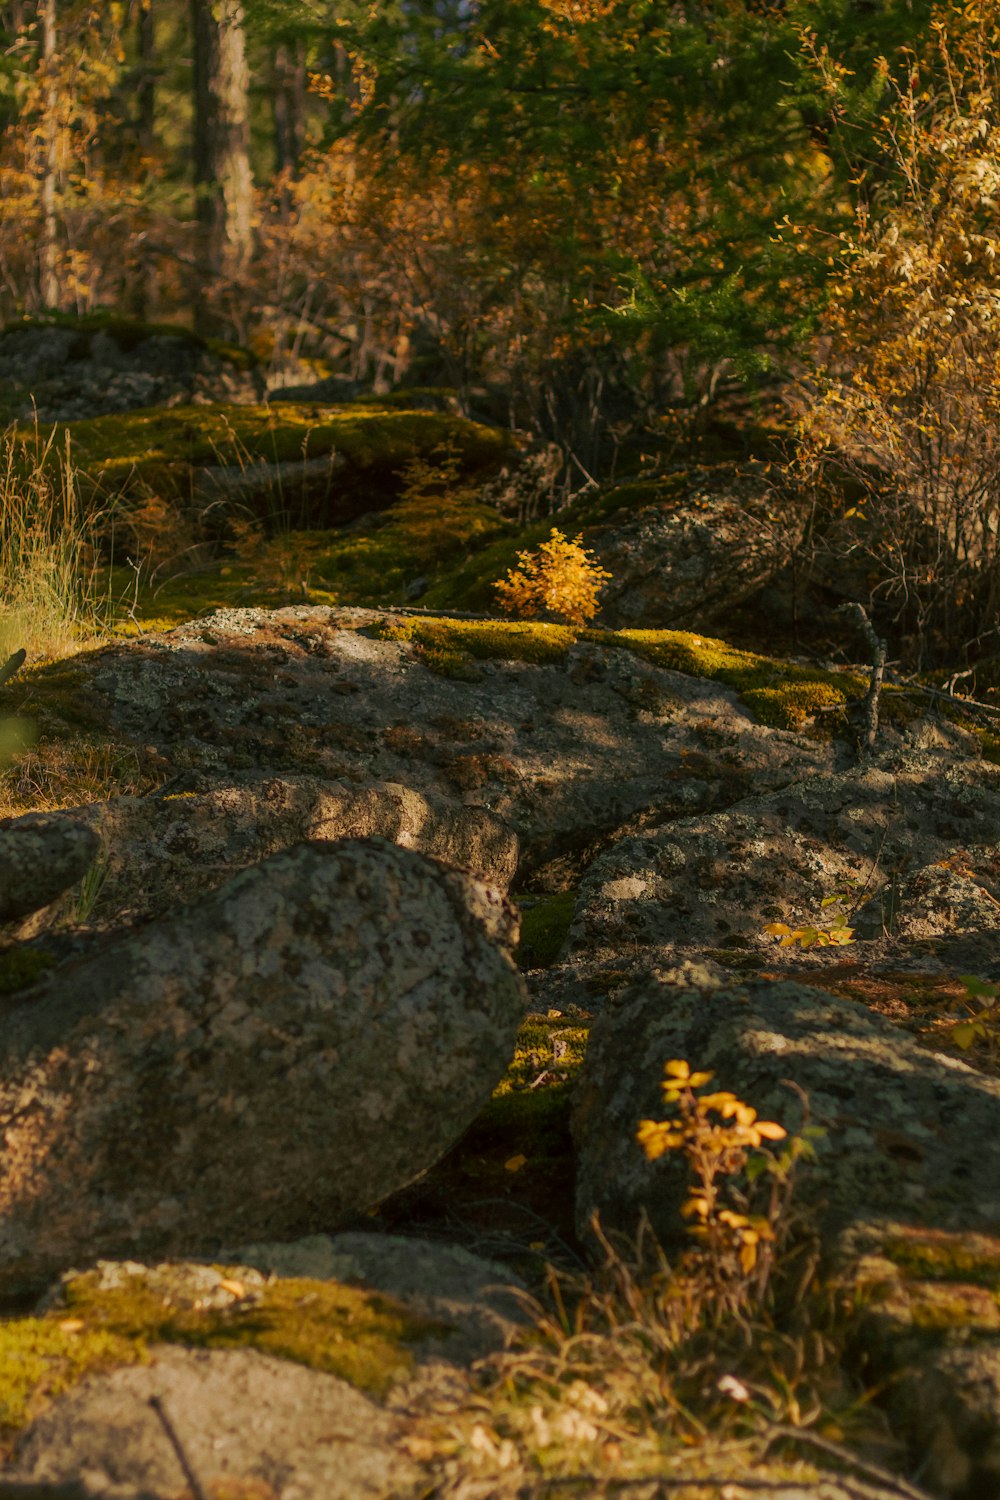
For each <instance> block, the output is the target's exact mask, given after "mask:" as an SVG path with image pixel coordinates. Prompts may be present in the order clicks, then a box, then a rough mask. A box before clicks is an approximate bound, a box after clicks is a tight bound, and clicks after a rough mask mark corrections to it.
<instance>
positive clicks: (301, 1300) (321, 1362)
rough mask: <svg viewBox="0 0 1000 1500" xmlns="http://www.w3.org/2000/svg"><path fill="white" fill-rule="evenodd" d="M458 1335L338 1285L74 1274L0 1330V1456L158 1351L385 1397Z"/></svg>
mask: <svg viewBox="0 0 1000 1500" xmlns="http://www.w3.org/2000/svg"><path fill="white" fill-rule="evenodd" d="M451 1332H452V1329H451V1325H450V1324H446V1323H442V1322H440V1321H439V1320H434V1319H431V1318H426V1317H423V1316H421V1315H419V1314H417V1313H414V1312H412V1311H410V1310H409V1309H407V1308H405V1307H404V1306H403V1305H402V1304H401V1303H398V1302H396V1301H395V1300H393V1299H392V1298H390V1297H387V1296H384V1295H382V1294H381V1293H376V1292H371V1291H367V1290H364V1289H362V1288H359V1287H353V1286H344V1285H342V1284H341V1283H339V1282H336V1281H317V1280H312V1279H308V1278H282V1279H270V1280H269V1279H267V1278H265V1277H264V1276H262V1275H261V1274H260V1273H259V1272H257V1271H253V1270H250V1269H248V1268H246V1267H240V1266H222V1265H220V1266H208V1265H199V1264H185V1263H179V1264H165V1265H161V1266H148V1267H147V1266H141V1265H138V1264H135V1263H132V1262H124V1263H121V1264H115V1263H112V1262H102V1263H100V1264H99V1265H98V1267H97V1268H96V1269H95V1270H93V1271H88V1272H85V1273H84V1274H82V1275H76V1274H72V1273H71V1274H70V1276H69V1277H68V1279H67V1280H66V1281H65V1282H64V1283H63V1285H62V1286H61V1288H60V1289H59V1293H58V1295H57V1297H56V1298H55V1299H54V1301H53V1305H51V1306H50V1307H49V1309H48V1310H47V1311H46V1312H44V1313H43V1314H41V1315H39V1316H35V1317H26V1318H9V1319H7V1320H5V1321H0V1453H2V1452H3V1451H4V1450H5V1449H7V1450H9V1448H10V1445H11V1442H12V1440H13V1439H14V1438H15V1437H16V1435H17V1433H18V1432H20V1431H21V1430H22V1429H23V1428H24V1427H26V1426H27V1425H28V1423H30V1422H31V1421H32V1420H33V1418H34V1417H35V1416H37V1415H38V1412H39V1411H40V1410H41V1408H42V1407H43V1406H44V1405H45V1404H46V1403H47V1402H48V1401H50V1400H52V1399H53V1398H54V1397H56V1396H59V1395H61V1394H62V1393H63V1392H65V1391H67V1390H69V1389H70V1388H71V1387H72V1386H74V1385H75V1384H77V1382H78V1381H80V1380H82V1379H83V1377H84V1376H85V1375H90V1374H95V1373H98V1372H100V1371H104V1370H110V1369H114V1368H120V1367H121V1366H124V1365H131V1364H145V1363H148V1361H149V1359H150V1358H151V1352H152V1351H153V1350H154V1349H155V1347H156V1345H158V1344H179V1345H182V1346H183V1347H185V1348H189V1349H256V1350H258V1351H260V1352H262V1353H265V1354H270V1355H273V1356H276V1357H278V1358H280V1359H287V1360H291V1361H293V1362H295V1363H296V1364H300V1365H305V1366H306V1367H307V1368H309V1369H311V1370H320V1371H323V1372H325V1373H326V1374H330V1375H336V1376H337V1377H338V1378H339V1379H341V1380H345V1381H347V1382H348V1383H349V1384H351V1385H353V1386H355V1387H356V1388H357V1389H359V1390H362V1391H365V1392H366V1393H367V1394H369V1395H372V1396H376V1397H381V1396H384V1395H385V1394H386V1393H387V1392H388V1391H389V1389H390V1388H391V1387H392V1386H393V1385H394V1384H395V1382H396V1381H397V1380H399V1379H400V1378H402V1377H405V1376H406V1375H407V1374H408V1373H409V1372H410V1370H411V1369H412V1368H413V1363H414V1346H415V1345H416V1344H418V1343H419V1342H420V1341H421V1340H427V1339H435V1340H436V1339H441V1338H446V1337H447V1336H448V1334H449V1333H451Z"/></svg>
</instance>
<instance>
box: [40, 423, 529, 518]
mask: <svg viewBox="0 0 1000 1500" xmlns="http://www.w3.org/2000/svg"><path fill="white" fill-rule="evenodd" d="M67 435H68V441H69V451H70V454H71V456H72V461H73V464H74V466H75V467H76V469H77V470H78V472H79V474H80V476H81V481H82V484H83V487H84V489H85V491H86V492H87V493H88V494H89V496H90V503H91V504H92V505H95V504H97V503H98V501H99V502H100V503H101V504H103V505H112V504H114V503H117V504H121V503H123V502H125V501H129V500H131V501H133V502H139V501H144V500H145V501H148V499H149V498H150V497H151V496H152V497H155V498H157V499H159V500H161V501H166V502H169V503H171V504H176V505H179V506H181V507H182V508H183V507H187V508H188V510H191V509H192V508H193V510H194V511H195V512H199V513H201V512H205V511H209V510H211V511H212V512H213V513H214V512H215V511H216V510H218V511H221V512H225V510H226V504H225V500H226V496H227V495H228V494H229V493H231V492H232V493H238V494H239V497H240V502H241V505H242V506H243V509H244V513H245V509H246V506H247V505H248V504H251V505H252V506H253V508H254V509H255V511H256V514H257V515H258V516H259V517H260V518H261V519H262V520H265V521H266V522H268V523H269V524H275V525H278V524H287V522H288V520H289V519H291V521H292V522H293V523H295V524H300V525H310V526H312V525H322V524H327V525H329V524H331V523H342V522H345V521H348V520H350V519H352V518H354V517H356V516H358V515H362V514H365V513H366V512H368V511H371V510H376V509H379V508H382V507H384V506H385V505H388V504H390V503H391V502H392V501H393V500H394V499H396V498H397V497H398V495H399V493H400V490H401V487H402V484H403V474H404V470H405V469H406V466H407V465H408V464H409V463H411V462H412V461H413V460H415V459H421V458H423V459H430V458H431V457H432V456H434V455H442V454H448V453H450V454H453V455H455V459H456V461H457V463H458V465H459V467H460V469H461V471H462V472H463V473H466V474H477V473H481V472H484V471H486V470H488V469H489V468H490V467H492V466H494V465H495V464H497V463H499V462H500V460H501V459H502V457H503V455H504V454H505V452H506V451H507V449H508V448H509V446H510V439H509V437H508V435H507V434H506V433H504V432H501V431H500V430H499V429H496V428H490V427H484V426H482V425H480V424H478V423H474V422H469V421H466V420H465V419H464V418H462V417H458V416H455V415H453V414H452V413H450V412H439V411H408V410H396V409H393V408H391V407H385V406H366V405H361V404H348V405H343V406H315V405H311V404H307V403H297V402H296V403H293V402H283V403H275V404H274V405H271V406H239V405H232V404H215V405H205V406H178V407H172V408H169V409H164V408H159V407H154V408H149V409H146V410H141V411H131V412H122V413H115V414H113V415H108V416H102V417H95V418H93V419H92V420H90V421H82V422H71V423H67V424H64V425H60V424H57V425H56V426H55V427H52V428H43V429H42V431H41V439H42V442H43V444H44V442H45V441H47V440H48V438H49V437H51V438H52V451H53V453H58V454H60V455H61V454H62V453H63V452H64V451H65V447H66V441H67ZM20 440H21V441H22V443H23V444H24V447H25V452H26V460H27V461H29V462H30V461H31V458H32V456H33V455H34V454H35V452H36V439H35V434H34V432H29V431H24V432H23V433H22V434H21V436H20ZM327 461H329V462H327ZM334 466H337V467H334ZM213 476H215V478H214V479H213ZM223 481H225V484H224V487H222V488H219V489H218V490H215V489H213V487H212V486H213V484H218V485H219V486H223ZM222 518H223V517H222V515H221V514H220V516H219V520H220V522H221V520H222ZM223 529H224V528H223Z"/></svg>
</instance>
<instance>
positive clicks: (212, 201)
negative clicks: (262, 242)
mask: <svg viewBox="0 0 1000 1500" xmlns="http://www.w3.org/2000/svg"><path fill="white" fill-rule="evenodd" d="M191 18H192V29H193V34H194V114H195V128H194V180H195V195H196V216H197V220H198V228H199V242H198V256H197V261H198V269H199V277H198V285H197V287H196V289H195V303H196V308H197V309H198V311H199V312H200V314H201V315H202V316H205V315H206V314H207V315H208V316H209V318H210V320H211V313H210V311H209V304H210V302H211V295H210V294H211V291H212V289H213V285H214V284H217V283H221V284H222V290H223V291H224V292H225V291H226V290H227V289H231V288H232V286H233V285H234V284H236V283H238V282H239V281H240V279H241V278H242V276H243V274H244V272H245V271H246V268H247V265H248V263H249V260H250V255H251V252H252V249H253V181H252V178H251V174H250V120H249V110H248V100H247V95H248V89H249V75H248V72H247V62H246V48H245V45H244V34H243V19H244V13H243V6H242V5H241V4H240V3H239V0H191Z"/></svg>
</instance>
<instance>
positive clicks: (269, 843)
mask: <svg viewBox="0 0 1000 1500" xmlns="http://www.w3.org/2000/svg"><path fill="white" fill-rule="evenodd" d="M47 819H48V823H49V824H50V825H52V826H53V827H54V828H58V827H59V826H60V820H62V822H64V823H65V824H66V825H67V827H68V828H70V829H74V828H75V829H81V830H82V833H83V834H85V835H86V836H87V837H88V839H89V840H90V841H91V842H92V843H93V845H94V847H97V846H98V844H100V845H103V853H102V859H101V866H100V870H101V880H100V885H99V888H98V890H97V892H96V899H95V902H94V904H93V906H92V908H91V910H90V912H89V913H88V918H89V919H90V920H91V921H94V922H98V923H100V924H101V925H102V926H103V925H107V924H108V922H110V921H114V920H117V919H120V918H121V917H123V916H127V917H128V918H129V919H130V920H137V919H138V920H146V919H148V918H150V917H153V916H158V915H164V914H165V913H167V912H168V911H170V910H171V909H172V908H174V907H176V906H180V905H183V904H184V903H185V902H188V901H192V900H193V899H194V898H195V897H196V896H203V895H207V894H208V893H209V892H210V891H214V890H217V889H218V887H219V886H221V885H223V884H224V883H225V882H226V881H227V880H229V879H231V878H232V876H233V875H236V874H238V873H239V872H240V870H245V869H248V868H249V867H250V866H251V865H255V864H259V863H260V861H261V860H263V859H267V858H269V857H270V856H271V855H272V854H277V853H278V852H279V851H280V850H282V849H287V848H288V847H289V846H290V845H292V844H299V843H302V842H304V841H307V840H309V839H322V840H329V839H343V838H385V839H390V840H391V841H392V842H393V843H395V844H399V845H401V846H402V847H403V848H406V849H416V850H418V851H419V852H420V853H421V854H430V855H432V856H433V857H434V858H435V859H441V860H444V861H445V862H446V863H448V864H453V865H460V866H462V867H464V868H465V869H468V870H469V871H471V873H472V874H473V875H476V876H478V877H479V878H480V879H482V880H485V881H486V882H487V883H488V884H490V885H492V886H496V887H497V888H498V889H500V890H506V889H507V887H508V886H509V885H510V882H511V880H512V879H513V876H514V872H515V870H516V869H517V852H518V843H517V835H516V834H515V833H514V832H513V830H512V829H510V828H508V826H507V825H506V824H505V823H504V822H502V821H501V819H500V818H497V817H495V816H494V815H493V814H492V813H491V812H489V810H488V809H487V808H484V807H456V806H454V805H452V804H449V803H448V802H446V801H445V800H444V799H443V798H441V797H426V796H423V795H421V794H420V793H419V792H416V791H414V790H412V788H409V787H405V786H400V785H399V784H398V783H393V782H389V783H386V782H371V783H369V784H367V785H363V784H362V785H358V784H357V783H352V782H342V781H333V782H330V781H323V780H320V779H319V778H318V777H315V776H271V777H268V778H266V779H265V780H262V781H251V780H249V779H241V781H240V782H239V783H238V784H236V785H232V786H223V787H217V788H214V789H213V790H211V791H207V792H203V793H201V794H195V793H192V794H190V795H185V796H175V795H170V794H169V793H168V794H167V795H164V796H149V797H115V798H112V799H111V800H109V801H107V802H94V803H90V804H88V805H87V806H85V807H80V808H75V809H73V811H72V812H69V813H62V814H60V813H52V814H49V815H47ZM34 821H35V815H34V814H29V815H28V816H26V817H24V818H20V819H16V820H13V821H12V822H11V823H10V824H9V827H8V830H7V833H8V834H9V836H10V837H11V839H13V837H14V836H15V835H16V834H17V833H19V831H20V830H21V828H22V827H24V828H25V829H26V830H30V829H31V828H32V827H33V826H34ZM26 836H27V835H26ZM4 838H5V833H4V831H2V830H0V861H2V859H3V849H4ZM67 838H68V834H67ZM0 873H2V863H0Z"/></svg>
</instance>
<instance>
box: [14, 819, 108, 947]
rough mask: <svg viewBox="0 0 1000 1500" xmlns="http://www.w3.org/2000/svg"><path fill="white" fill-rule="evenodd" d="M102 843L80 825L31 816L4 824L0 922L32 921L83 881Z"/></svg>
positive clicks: (84, 826)
mask: <svg viewBox="0 0 1000 1500" xmlns="http://www.w3.org/2000/svg"><path fill="white" fill-rule="evenodd" d="M100 847H101V841H100V839H99V838H98V836H97V834H96V833H95V832H94V830H93V829H92V828H89V827H88V826H87V824H86V822H84V821H83V820H82V819H80V818H72V817H65V816H60V815H59V814H58V813H29V814H28V815H27V816H26V817H23V818H5V819H4V820H3V822H2V823H0V922H11V921H14V920H16V919H17V918H20V917H26V916H29V915H30V914H31V913H32V912H36V911H39V910H40V909H41V908H42V907H44V906H48V905H49V903H50V902H52V901H54V900H55V899H56V897H57V896H61V895H62V893H63V891H66V890H68V889H69V887H70V886H71V885H75V884H76V883H77V881H78V880H82V879H83V877H84V875H86V873H87V871H88V870H89V869H90V866H91V865H92V864H93V862H94V860H95V859H96V858H97V854H98V851H99V849H100Z"/></svg>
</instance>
